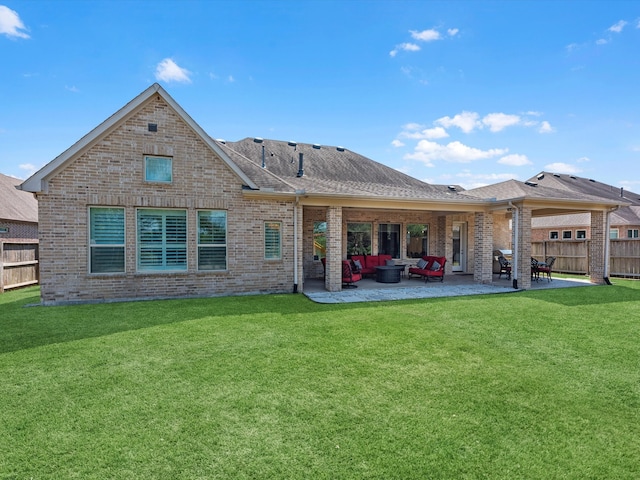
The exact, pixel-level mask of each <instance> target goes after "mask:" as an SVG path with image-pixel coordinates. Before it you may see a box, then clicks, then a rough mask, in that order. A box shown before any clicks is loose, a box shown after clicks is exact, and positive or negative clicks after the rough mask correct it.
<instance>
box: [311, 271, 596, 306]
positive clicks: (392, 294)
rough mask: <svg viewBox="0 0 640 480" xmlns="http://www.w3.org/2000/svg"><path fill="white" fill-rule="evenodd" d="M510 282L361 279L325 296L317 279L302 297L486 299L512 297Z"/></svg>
mask: <svg viewBox="0 0 640 480" xmlns="http://www.w3.org/2000/svg"><path fill="white" fill-rule="evenodd" d="M589 285H594V284H593V283H591V282H589V281H588V280H586V279H585V280H581V279H561V278H554V279H553V281H551V282H547V281H546V280H545V281H542V280H540V281H538V282H533V283H532V286H531V290H543V289H550V288H567V287H584V286H589ZM521 290H522V289H514V288H513V285H512V281H511V280H506V279H504V278H503V279H498V278H497V276H495V278H494V282H493V283H492V284H479V283H475V282H474V281H473V275H456V274H453V275H448V276H446V277H445V280H444V282H442V283H441V282H428V283H425V282H424V281H422V280H420V279H411V280H409V279H403V280H402V282H400V283H397V284H380V283H377V282H376V281H375V280H373V279H369V278H364V279H362V280H361V281H359V282H358V288H347V289H344V290H342V291H340V292H328V291H326V290H325V288H324V281H323V280H321V279H317V280H315V279H312V280H305V283H304V294H305V295H306V296H307V297H308V298H309V299H310V300H313V301H314V302H317V303H354V302H382V301H389V300H415V299H419V298H440V297H459V296H466V295H486V294H492V293H513V292H519V291H521Z"/></svg>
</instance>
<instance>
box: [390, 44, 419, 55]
mask: <svg viewBox="0 0 640 480" xmlns="http://www.w3.org/2000/svg"><path fill="white" fill-rule="evenodd" d="M401 50H402V51H404V52H417V51H418V50H420V46H419V45H416V44H415V43H408V42H407V43H401V44H400V45H396V48H394V49H393V50H391V51H390V52H389V55H391V56H392V57H395V56H396V55H397V54H398V52H399V51H401Z"/></svg>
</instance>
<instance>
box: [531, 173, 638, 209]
mask: <svg viewBox="0 0 640 480" xmlns="http://www.w3.org/2000/svg"><path fill="white" fill-rule="evenodd" d="M528 181H529V182H534V183H537V184H538V185H539V186H544V187H551V188H556V189H559V190H568V191H572V192H580V193H584V194H586V195H593V196H597V197H603V198H609V199H611V200H616V201H618V202H621V203H628V204H631V205H640V194H638V193H634V192H631V191H629V190H625V189H623V188H619V187H614V186H613V185H608V184H606V183H602V182H598V181H597V180H594V179H591V178H583V177H578V176H576V175H566V174H559V173H550V172H540V173H539V174H538V175H536V176H534V177H531V178H530V179H529V180H528Z"/></svg>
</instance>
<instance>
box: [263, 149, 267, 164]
mask: <svg viewBox="0 0 640 480" xmlns="http://www.w3.org/2000/svg"><path fill="white" fill-rule="evenodd" d="M262 168H267V164H266V163H265V161H264V145H262Z"/></svg>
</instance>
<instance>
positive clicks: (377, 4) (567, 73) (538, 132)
mask: <svg viewBox="0 0 640 480" xmlns="http://www.w3.org/2000/svg"><path fill="white" fill-rule="evenodd" d="M639 52H640V2H638V1H615V0H614V1H612V0H609V1H606V2H604V1H591V2H590V1H577V0H576V1H530V2H529V1H481V0H475V1H463V0H458V1H447V2H437V1H382V0H379V1H376V0H370V1H364V0H350V1H349V0H342V1H332V0H319V1H304V0H300V1H293V0H291V1H260V0H251V1H243V0H234V1H188V0H182V1H168V0H154V1H125V0H120V1H118V0H112V1H95V0H94V1H80V0H78V1H65V0H56V1H46V0H37V1H33V0H32V1H18V0H0V62H1V63H0V173H4V174H6V175H13V176H16V177H19V178H27V177H28V176H29V175H30V174H31V173H33V171H34V169H38V168H40V167H42V166H43V165H44V164H46V163H48V162H49V161H51V160H53V159H54V158H55V157H56V156H57V155H59V154H60V153H62V152H63V151H64V150H66V149H67V148H69V147H70V146H71V145H73V144H74V143H75V142H76V141H77V140H79V139H80V138H81V137H82V136H83V135H85V134H86V133H87V132H89V131H90V130H91V129H93V128H94V127H96V126H97V125H98V124H99V123H101V122H102V121H104V120H105V119H106V118H107V117H109V116H110V115H111V114H113V113H115V112H116V111H117V110H118V109H120V108H121V107H122V106H124V105H125V104H126V103H127V102H128V101H129V100H131V99H132V98H133V97H135V96H136V95H138V94H139V93H140V92H142V91H143V90H144V89H145V88H147V87H148V86H149V85H151V84H152V83H154V82H158V83H160V84H161V85H162V86H163V87H164V88H165V89H166V90H167V91H168V92H169V94H170V95H171V96H173V97H174V99H175V100H176V101H177V102H178V103H179V104H180V105H181V106H182V107H183V108H184V109H185V110H186V111H187V112H188V113H189V114H190V115H191V116H192V117H193V119H194V120H195V121H196V122H198V123H199V124H200V125H201V126H202V127H203V128H204V129H205V130H206V131H207V132H208V133H209V134H210V135H211V136H212V137H214V138H224V139H226V140H229V141H233V140H240V139H242V138H245V137H264V138H271V139H276V140H295V141H298V142H305V143H319V144H323V145H332V146H337V145H341V146H344V147H346V148H349V149H351V150H354V151H356V152H358V153H360V154H362V155H365V156H367V157H369V158H372V159H374V160H377V161H379V162H381V163H384V164H386V165H389V166H391V167H393V168H396V169H398V170H400V171H403V172H405V173H407V174H409V175H412V176H414V177H416V178H419V179H421V180H425V181H427V182H429V183H437V184H459V185H462V186H464V187H465V188H473V187H475V186H480V185H487V184H491V183H496V182H499V181H503V180H507V179H510V178H515V179H518V180H525V179H527V178H529V177H531V176H533V175H535V174H536V173H538V172H540V171H542V170H547V171H552V172H555V173H571V174H575V175H578V176H582V177H587V178H593V179H595V180H598V181H602V182H605V183H609V184H612V185H615V186H617V187H620V186H623V187H625V188H627V189H630V190H634V191H636V192H638V191H640V108H639V107H640V104H639V99H640V88H639V85H640V53H639Z"/></svg>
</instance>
